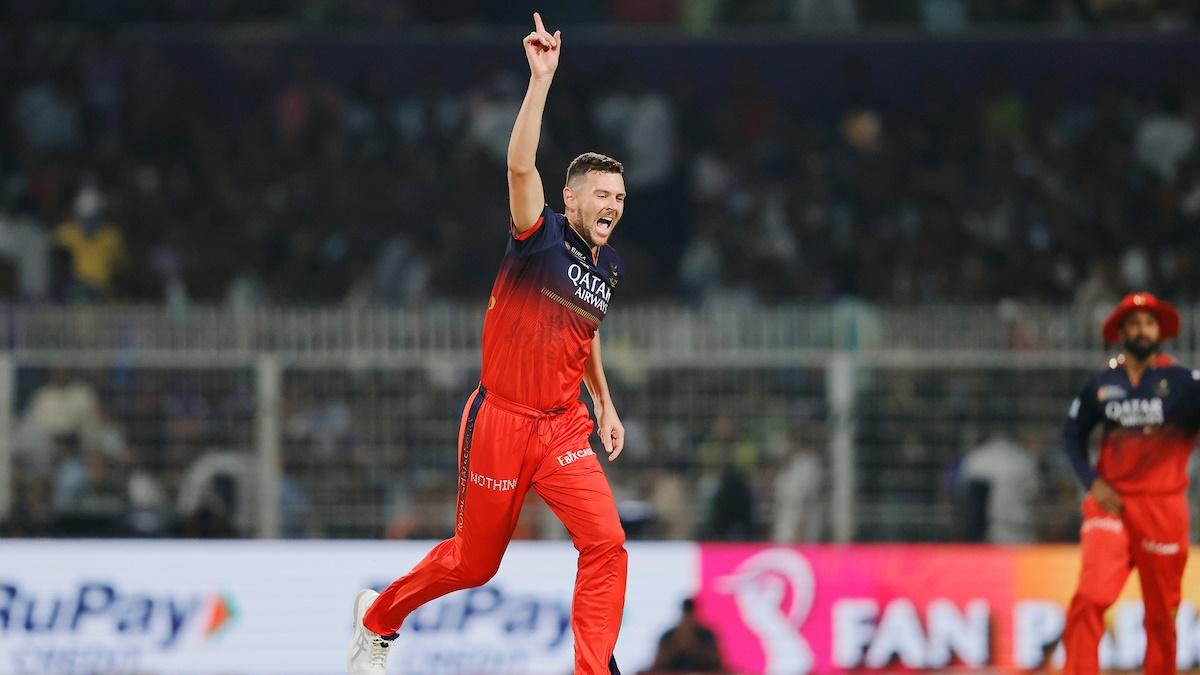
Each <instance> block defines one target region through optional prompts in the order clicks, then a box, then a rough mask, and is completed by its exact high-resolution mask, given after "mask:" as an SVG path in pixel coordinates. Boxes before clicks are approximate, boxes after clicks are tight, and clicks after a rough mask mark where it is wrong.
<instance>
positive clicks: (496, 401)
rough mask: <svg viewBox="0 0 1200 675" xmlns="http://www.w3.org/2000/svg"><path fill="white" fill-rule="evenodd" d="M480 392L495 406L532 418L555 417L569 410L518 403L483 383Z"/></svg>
mask: <svg viewBox="0 0 1200 675" xmlns="http://www.w3.org/2000/svg"><path fill="white" fill-rule="evenodd" d="M479 393H480V394H483V395H485V396H487V402H488V403H491V404H493V405H495V406H498V407H500V408H503V409H504V410H507V411H508V412H510V413H513V414H515V415H520V416H522V417H528V418H530V419H536V418H538V417H553V416H554V415H561V414H563V413H565V412H567V408H553V409H551V410H538V409H537V408H532V407H530V406H527V405H525V404H523V403H517V402H516V401H514V400H512V399H507V398H504V397H503V396H499V395H497V394H496V392H494V391H489V390H488V388H487V387H485V386H483V385H482V384H481V385H479Z"/></svg>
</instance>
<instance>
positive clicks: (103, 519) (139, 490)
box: [0, 367, 1200, 543]
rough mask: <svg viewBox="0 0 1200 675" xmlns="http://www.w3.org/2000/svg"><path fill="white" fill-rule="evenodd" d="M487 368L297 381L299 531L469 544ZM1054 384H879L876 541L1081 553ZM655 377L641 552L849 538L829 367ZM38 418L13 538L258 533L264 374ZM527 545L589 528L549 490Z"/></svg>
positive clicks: (871, 484)
mask: <svg viewBox="0 0 1200 675" xmlns="http://www.w3.org/2000/svg"><path fill="white" fill-rule="evenodd" d="M472 375H475V373H473V372H465V371H464V372H457V373H449V374H442V375H440V376H437V375H434V374H432V373H431V372H430V371H428V370H426V369H421V368H418V369H405V370H368V371H363V372H359V373H346V372H342V371H321V370H318V371H310V370H293V371H290V372H289V373H288V374H287V375H286V377H285V378H284V381H283V387H282V392H281V393H282V398H281V408H280V411H279V412H280V419H279V432H280V436H279V439H278V440H279V443H280V452H281V456H282V458H283V460H282V469H283V470H282V482H281V484H280V486H279V492H278V499H279V503H278V505H277V506H278V513H279V514H280V533H281V534H282V536H285V537H322V538H346V537H350V538H380V537H386V538H396V539H439V538H443V537H445V536H448V534H449V533H450V532H452V530H453V523H454V514H455V507H456V503H457V501H456V493H455V489H456V488H455V484H454V482H453V481H452V480H448V479H447V477H448V476H452V475H453V472H454V462H455V455H454V453H453V451H452V449H453V447H454V443H455V438H456V436H455V435H456V432H457V425H456V424H455V414H456V412H457V411H458V410H459V409H460V408H461V404H462V400H461V399H462V396H463V392H464V391H467V390H468V389H469V386H470V385H469V380H470V379H471V377H472ZM1049 375H1050V377H1046V376H1039V375H1036V374H1033V375H1029V374H1022V375H1021V376H1019V377H1016V378H1006V377H997V376H996V374H994V373H993V374H991V375H989V374H988V373H981V372H977V371H963V372H953V371H945V370H931V371H917V372H905V371H897V372H887V371H880V372H877V373H874V374H870V375H867V376H866V377H865V380H866V381H864V382H863V384H862V387H861V389H860V390H859V392H858V395H857V400H858V403H857V405H858V408H859V412H858V413H856V415H855V421H854V426H855V427H856V431H855V434H854V436H853V437H852V440H851V441H850V442H851V443H852V445H851V448H850V451H851V452H852V455H853V457H854V466H855V477H854V478H853V480H854V483H855V485H854V490H855V494H856V497H855V504H854V506H855V509H856V511H857V525H855V526H854V528H853V532H854V535H853V536H854V538H855V539H856V540H858V541H992V542H997V543H1027V542H1037V541H1071V540H1073V539H1074V537H1075V533H1076V532H1077V531H1078V526H1079V521H1078V503H1079V494H1080V489H1079V486H1078V481H1077V479H1076V478H1075V476H1074V474H1073V472H1072V471H1071V469H1070V466H1069V464H1068V463H1067V461H1066V458H1065V456H1064V455H1063V453H1062V451H1061V449H1060V447H1059V442H1058V438H1059V435H1058V429H1059V425H1060V424H1061V423H1062V419H1061V415H1062V414H1063V410H1064V406H1065V405H1066V401H1067V400H1068V399H1069V396H1070V393H1069V392H1070V391H1071V390H1073V389H1074V387H1075V386H1077V385H1078V382H1079V379H1080V378H1081V377H1082V373H1079V372H1067V371H1054V372H1053V373H1050V374H1049ZM644 376H645V375H644ZM650 379H652V380H653V383H652V384H651V385H647V384H646V383H645V382H643V381H638V380H637V379H636V378H635V379H634V380H630V379H628V378H627V377H626V376H625V375H623V374H622V373H620V372H614V373H613V374H612V376H611V377H610V381H611V384H612V386H613V390H614V396H615V397H616V399H617V400H618V401H620V402H621V403H620V405H621V412H622V418H623V421H624V423H625V426H626V434H627V441H626V450H625V452H624V453H623V455H622V457H621V460H620V461H619V462H615V463H612V464H609V463H607V462H606V463H605V471H606V473H608V474H609V475H610V479H611V484H612V486H613V489H614V495H615V497H616V500H617V506H618V512H619V514H620V516H621V519H622V522H623V524H624V526H625V530H626V532H627V534H628V536H629V537H630V538H631V539H651V540H657V539H668V540H697V539H699V540H709V541H720V540H731V541H762V540H771V541H778V542H803V541H808V542H813V541H829V540H832V539H834V538H835V535H836V529H835V527H836V526H835V520H836V512H837V510H838V508H839V504H838V502H836V501H835V497H834V493H835V486H834V485H833V484H832V483H833V481H834V476H833V472H832V470H831V467H830V465H829V457H830V453H831V452H832V448H833V447H834V439H833V434H834V431H833V430H832V428H831V425H830V420H829V417H828V413H827V411H826V410H825V405H824V403H823V399H822V394H821V392H820V391H819V390H818V389H814V388H813V384H812V382H813V381H814V380H817V381H818V382H819V374H817V373H813V372H809V371H803V370H796V369H790V370H778V369H772V370H770V371H766V370H764V371H761V372H748V371H744V370H740V369H737V370H721V369H704V370H690V369H689V370H682V371H681V370H672V369H668V370H666V371H663V372H659V373H656V374H654V375H653V376H652V377H651V378H650ZM1014 406H1016V407H1014ZM1021 406H1025V407H1021ZM17 413H18V414H17V416H16V417H15V418H14V434H13V437H12V448H13V451H14V462H13V467H14V470H15V474H14V476H13V478H14V480H13V486H14V488H15V492H14V502H13V511H12V513H11V517H10V518H9V519H8V520H7V522H5V523H0V531H3V532H4V533H5V534H7V535H16V536H101V537H103V536H126V537H129V536H135V537H162V536H183V537H247V536H254V535H255V534H256V533H257V532H258V530H257V527H258V523H259V513H260V510H261V508H262V507H263V506H264V505H263V504H262V503H261V501H260V500H261V499H262V498H263V494H264V492H263V490H262V489H261V485H262V483H261V478H260V474H259V471H260V459H259V448H260V446H261V440H260V438H259V436H258V431H257V428H258V427H257V426H256V409H255V398H254V380H253V376H252V374H251V373H248V372H244V371H231V370H204V371H200V370H186V369H179V370H176V369H172V370H158V369H153V370H148V369H127V368H122V367H114V368H110V369H105V370H71V369H61V368H56V369H50V370H39V369H22V371H21V375H20V377H19V378H18V405H17ZM1192 472H1193V474H1196V473H1200V463H1196V464H1194V465H1193V467H1192ZM1197 478H1200V475H1195V476H1194V480H1193V486H1194V487H1193V492H1194V494H1193V495H1192V503H1193V507H1194V508H1196V507H1200V480H1195V479H1197ZM1194 522H1195V523H1196V524H1197V525H1200V520H1198V521H1194ZM515 537H516V538H518V539H564V538H566V537H567V533H566V532H565V531H564V530H563V528H562V525H561V524H560V523H559V522H558V521H557V519H556V518H554V516H553V514H552V513H551V512H550V510H549V509H548V508H547V507H546V506H545V505H544V504H543V503H542V501H541V500H540V499H539V498H537V497H536V496H535V495H534V494H533V493H531V494H530V497H529V499H528V501H527V503H526V506H525V508H524V510H523V511H522V514H521V519H520V522H519V523H518V525H517V528H516V532H515Z"/></svg>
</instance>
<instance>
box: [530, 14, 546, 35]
mask: <svg viewBox="0 0 1200 675" xmlns="http://www.w3.org/2000/svg"><path fill="white" fill-rule="evenodd" d="M533 25H534V27H535V28H536V29H537V32H539V33H545V32H546V26H545V24H543V23H542V15H541V14H538V13H537V12H534V13H533Z"/></svg>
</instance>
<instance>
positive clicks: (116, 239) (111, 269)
mask: <svg viewBox="0 0 1200 675" xmlns="http://www.w3.org/2000/svg"><path fill="white" fill-rule="evenodd" d="M104 207H105V204H104V197H103V196H102V195H101V194H100V191H99V190H97V189H96V188H94V187H84V188H83V189H82V190H80V191H79V195H78V196H77V197H76V198H75V217H74V218H73V219H72V220H68V221H66V222H64V223H62V224H61V225H59V226H58V227H57V228H55V230H54V244H55V246H58V247H60V248H62V249H64V250H65V251H67V252H68V253H69V254H70V256H71V270H72V273H73V275H74V282H75V283H74V287H73V288H72V289H71V291H70V297H71V298H73V299H76V300H83V301H87V300H93V299H96V298H102V297H109V296H110V295H111V294H112V292H113V282H114V280H115V278H116V276H117V273H118V272H119V270H120V268H121V266H122V265H124V263H125V238H124V236H123V235H122V234H121V230H120V228H118V227H117V226H116V225H114V224H113V223H111V222H109V221H107V220H105V219H104Z"/></svg>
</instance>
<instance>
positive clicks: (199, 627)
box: [0, 579, 237, 650]
mask: <svg viewBox="0 0 1200 675" xmlns="http://www.w3.org/2000/svg"><path fill="white" fill-rule="evenodd" d="M236 616H237V608H236V605H235V604H234V602H233V600H232V598H231V597H230V596H229V595H227V594H222V593H212V594H207V595H186V594H185V595H173V594H165V593H154V592H145V591H142V590H140V589H139V590H128V588H123V587H121V586H119V585H118V584H116V583H112V582H110V581H87V582H81V583H80V584H78V585H77V586H75V587H74V588H71V587H67V588H62V589H61V590H58V591H45V590H33V589H31V588H29V587H28V586H24V585H22V584H20V583H17V582H13V581H11V580H4V579H0V643H2V642H4V641H8V640H13V639H17V640H20V641H21V642H22V643H27V642H28V641H29V640H31V639H33V640H39V641H40V640H43V639H46V638H53V639H61V638H63V637H72V636H74V637H88V638H93V639H94V638H102V637H107V638H112V639H115V640H116V641H119V642H120V643H131V642H132V643H136V644H137V645H138V646H141V647H146V648H156V649H161V650H169V649H173V648H177V647H178V646H179V645H180V644H181V643H182V641H183V638H184V637H185V636H187V635H189V634H192V633H194V634H196V635H197V636H198V637H199V638H200V639H202V640H205V641H207V640H211V639H213V638H216V637H219V636H220V635H221V634H222V633H224V632H225V631H226V630H227V629H228V628H229V627H230V626H231V625H232V624H233V623H234V620H235V618H236Z"/></svg>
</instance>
